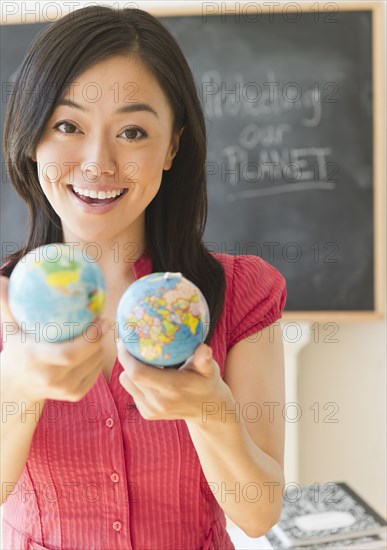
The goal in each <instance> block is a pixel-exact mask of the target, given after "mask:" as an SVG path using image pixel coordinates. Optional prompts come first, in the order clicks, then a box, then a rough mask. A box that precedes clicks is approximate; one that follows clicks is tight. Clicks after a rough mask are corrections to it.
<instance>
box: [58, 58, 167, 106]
mask: <svg viewBox="0 0 387 550" xmlns="http://www.w3.org/2000/svg"><path fill="white" fill-rule="evenodd" d="M63 97H64V98H66V99H70V100H72V101H75V102H77V103H82V104H86V105H87V107H88V106H90V108H92V107H93V105H94V104H98V106H101V104H110V105H111V106H114V107H115V108H118V107H119V106H120V105H122V104H128V103H137V102H139V101H141V102H143V101H146V102H149V103H150V104H154V105H157V106H158V109H159V110H160V109H163V108H164V109H165V110H167V111H170V112H171V108H170V105H169V102H168V100H167V97H166V95H165V93H164V91H163V90H162V88H161V86H160V84H159V83H158V81H157V79H156V78H155V76H154V75H153V74H152V72H151V71H150V70H149V69H148V67H147V66H146V65H145V64H144V63H143V62H142V61H141V60H140V59H139V58H138V57H136V56H133V55H117V56H112V57H109V58H107V59H104V60H102V61H99V62H97V63H95V64H93V65H92V66H90V67H89V68H88V69H86V70H85V71H84V72H83V73H81V74H79V75H78V76H77V77H76V78H75V79H74V81H73V82H72V83H71V84H70V86H69V87H68V89H67V90H66V92H65V94H64V96H63Z"/></svg>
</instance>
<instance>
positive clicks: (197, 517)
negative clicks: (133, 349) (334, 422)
mask: <svg viewBox="0 0 387 550" xmlns="http://www.w3.org/2000/svg"><path fill="white" fill-rule="evenodd" d="M74 52H76V54H74ZM31 91H36V92H37V93H35V94H31ZM4 156H5V161H6V166H7V167H8V171H9V178H10V181H11V182H12V184H13V186H14V187H15V189H16V191H17V192H18V194H19V195H20V196H21V197H22V199H23V200H24V201H25V202H26V204H27V205H28V207H29V213H30V231H29V235H28V237H27V239H26V242H25V245H24V246H23V247H22V248H21V249H20V250H19V251H18V252H16V253H14V254H12V255H10V256H9V257H8V258H7V260H8V262H7V264H6V265H5V266H3V268H2V275H3V277H1V278H0V283H1V309H2V318H3V320H5V322H6V323H8V324H9V326H12V327H15V320H14V319H13V317H12V314H11V312H10V310H9V306H8V278H9V276H10V275H11V273H12V271H13V269H14V267H15V265H16V263H17V262H18V261H19V260H20V259H21V258H22V257H23V256H24V255H25V254H26V253H27V252H29V251H31V250H34V249H35V248H37V247H40V246H42V245H45V244H49V243H65V244H68V245H69V246H70V245H71V246H74V247H75V248H77V249H81V250H82V251H83V250H84V249H85V248H87V253H88V256H89V257H90V256H93V255H94V260H95V261H97V262H98V264H99V265H100V267H101V269H102V270H103V273H104V276H105V279H106V286H107V299H106V309H105V311H104V316H105V317H106V319H107V320H108V321H110V322H111V326H110V329H111V330H110V331H108V332H106V331H105V332H103V331H102V332H101V333H100V335H99V337H98V339H97V341H96V342H93V343H90V342H89V341H86V338H85V339H83V338H82V337H81V336H80V337H78V338H76V339H74V341H73V342H69V343H61V344H60V345H59V344H50V343H47V342H44V341H43V342H36V341H34V338H33V337H32V336H27V338H25V337H24V336H23V338H20V337H19V334H20V331H19V332H15V331H13V332H12V334H11V335H8V336H9V337H8V338H4V349H3V350H2V356H1V359H2V361H1V376H2V383H1V397H2V403H3V404H4V403H7V404H8V403H9V402H12V403H13V404H17V405H18V407H19V410H25V409H28V410H31V409H33V410H38V414H37V417H38V419H37V421H36V420H35V419H34V418H33V419H31V417H29V418H28V420H27V421H26V418H25V416H26V415H25V414H20V415H19V414H16V413H15V414H12V415H10V416H9V417H8V418H7V421H6V422H4V423H3V422H2V423H1V452H2V456H1V487H12V488H13V487H14V486H15V485H16V484H18V487H20V488H22V491H25V493H26V494H23V496H22V497H21V496H20V495H21V493H20V492H19V491H18V490H16V489H15V491H8V490H7V491H8V492H7V494H6V495H4V494H3V495H2V502H4V523H3V544H2V545H3V547H4V548H19V549H21V548H23V549H24V548H42V549H44V548H47V549H48V548H57V549H68V548H79V549H85V550H86V549H90V548H117V549H118V548H122V549H125V550H127V549H132V548H133V549H139V548H154V549H157V550H161V549H167V548H168V549H172V548H176V549H180V548H186V549H187V550H188V549H191V548H192V549H193V548H200V549H202V550H210V549H215V548H219V549H220V548H222V549H224V550H228V549H229V550H231V549H232V548H233V544H232V542H231V540H230V537H229V535H228V533H227V530H226V518H225V513H227V515H229V517H230V518H231V519H232V520H234V521H235V523H237V524H238V525H239V526H240V527H241V528H242V529H243V530H244V531H245V532H246V533H247V534H249V535H251V536H258V535H260V534H263V533H264V532H265V531H267V530H268V529H269V528H270V527H271V526H272V525H273V524H274V523H275V522H276V521H277V519H278V517H279V514H280V511H281V506H282V488H283V485H284V480H283V443H284V424H283V418H282V417H281V416H279V415H278V416H277V417H276V418H275V420H274V421H273V418H262V420H261V422H260V424H259V426H258V425H254V426H253V425H251V424H250V425H248V423H246V422H245V420H244V419H243V418H241V416H240V414H238V409H239V405H240V404H241V403H242V408H243V407H244V406H246V405H247V404H248V403H251V402H252V401H253V400H258V399H262V400H263V402H275V403H278V404H279V405H280V407H279V408H278V410H282V406H283V405H284V395H283V394H284V379H283V351H282V338H281V335H280V332H279V331H278V330H277V331H275V332H274V335H275V338H274V339H270V340H267V339H266V336H267V335H268V332H267V330H268V327H269V325H272V324H273V323H274V322H275V321H276V320H277V319H279V318H280V317H281V314H282V310H283V309H284V307H285V301H286V284H285V280H284V278H283V277H282V275H281V274H280V273H279V272H278V271H277V270H276V269H275V268H274V267H272V266H271V265H269V264H268V263H266V262H264V261H263V260H261V259H260V258H258V257H254V256H236V257H234V256H232V255H229V254H217V253H213V252H210V251H209V250H208V249H207V248H206V246H205V244H204V242H203V233H204V229H205V224H206V217H207V190H206V172H205V160H206V131H205V121H204V117H203V112H202V108H201V105H200V101H199V98H198V95H197V91H196V86H195V82H194V79H193V76H192V73H191V70H190V68H189V66H188V64H187V61H186V59H185V58H184V55H183V54H182V52H181V49H180V48H179V46H178V44H177V43H176V41H175V40H174V39H173V37H172V36H171V35H170V33H169V32H168V31H167V29H166V28H165V27H164V26H163V25H162V24H161V23H160V22H159V21H158V20H157V19H156V18H154V17H153V16H151V15H150V14H148V13H147V12H145V11H142V10H139V9H129V8H127V9H122V10H114V9H112V8H109V7H102V6H98V7H97V6H90V7H87V8H83V9H81V10H77V11H75V12H74V13H72V14H71V15H69V16H66V17H63V18H62V19H60V20H58V21H57V22H55V23H54V24H52V25H50V26H49V27H48V28H47V29H45V30H44V31H43V32H42V33H41V34H40V35H39V36H38V37H37V39H36V41H35V42H34V43H33V44H32V45H31V47H30V49H29V51H28V52H27V54H26V56H25V59H24V60H23V63H22V64H21V66H20V70H19V73H18V75H17V78H16V81H15V84H14V88H13V90H12V94H11V96H10V100H9V104H8V106H7V113H6V120H5V132H4ZM130 249H132V251H133V253H132V254H130V253H129V251H130ZM93 250H94V252H92V251H93ZM166 271H169V272H180V273H182V274H184V276H185V277H186V278H187V279H188V280H190V281H191V282H192V283H193V284H194V285H196V286H197V287H198V288H199V289H200V290H201V292H202V293H203V295H204V297H205V298H206V301H207V303H208V306H209V311H210V319H211V323H210V326H209V327H208V335H207V338H206V340H205V344H203V345H200V346H198V347H197V348H196V350H195V353H194V355H192V356H191V357H189V358H188V359H187V361H186V362H185V363H184V364H183V365H182V366H181V367H180V368H179V369H176V370H175V369H156V368H154V367H150V366H146V365H145V364H143V363H141V362H140V361H137V360H135V359H134V358H133V357H132V356H131V355H130V354H129V353H128V352H127V351H126V350H125V349H124V348H123V346H122V343H121V342H119V341H118V339H117V338H116V336H115V323H114V322H115V317H116V311H117V305H118V302H119V300H120V298H121V296H122V294H123V292H124V291H125V290H126V288H127V286H128V285H130V284H131V283H132V282H133V281H135V280H137V279H139V278H141V277H142V276H145V275H148V274H150V273H151V272H166ZM193 307H194V308H195V306H194V305H193ZM191 314H192V315H193V317H192V318H193V319H194V318H195V317H194V311H193V312H189V313H187V315H191ZM192 318H190V319H191V321H190V322H193V321H192ZM6 328H7V327H6ZM18 328H20V327H18ZM105 328H106V327H105ZM263 329H267V330H265V331H263V333H262V335H263V336H264V338H263V339H261V331H262V330H263ZM248 337H252V338H253V340H252V341H249V340H248ZM252 344H253V345H252ZM0 351H1V349H0ZM79 405H80V406H79ZM281 405H282V406H281ZM53 411H55V421H54V422H53V421H51V420H52V414H51V413H52V412H53ZM204 411H206V413H208V414H206V416H205V417H204V416H203V414H204ZM224 411H226V413H225V412H224ZM230 411H231V412H232V411H234V412H235V414H234V413H232V414H231V415H230ZM252 486H253V487H254V488H255V490H257V491H258V490H259V491H260V493H261V497H260V498H254V499H247V498H243V497H242V498H240V497H238V496H237V495H235V490H236V491H237V492H238V491H240V492H241V494H242V495H246V491H245V489H246V488H251V487H252ZM269 486H270V491H267V488H268V487H269ZM48 487H50V488H51V487H53V488H54V494H49V495H47V490H46V488H48ZM219 488H220V491H219ZM231 494H233V495H234V497H232V498H231V497H230V495H231ZM27 495H28V496H27ZM224 495H225V497H224ZM27 500H28V503H27ZM26 504H27V505H26Z"/></svg>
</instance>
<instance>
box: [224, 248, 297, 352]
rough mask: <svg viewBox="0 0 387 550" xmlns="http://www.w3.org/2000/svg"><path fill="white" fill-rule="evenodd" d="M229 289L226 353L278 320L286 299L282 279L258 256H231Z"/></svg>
mask: <svg viewBox="0 0 387 550" xmlns="http://www.w3.org/2000/svg"><path fill="white" fill-rule="evenodd" d="M231 287H232V288H231V303H230V305H229V307H228V331H227V351H228V350H229V349H230V348H231V347H232V346H234V345H235V344H236V343H237V342H239V341H240V340H243V339H244V338H247V337H248V336H250V335H251V334H254V333H255V332H258V331H259V330H261V329H263V328H265V327H267V326H269V325H271V324H272V323H274V322H275V321H276V320H277V319H280V318H281V317H282V311H283V310H284V308H285V304H286V298H287V289H286V281H285V279H284V277H283V276H282V275H281V273H280V272H279V271H278V270H277V269H276V268H275V267H273V266H272V265H270V264H269V263H267V262H265V261H264V260H262V258H259V257H258V256H252V255H250V256H235V259H234V268H233V276H232V285H231Z"/></svg>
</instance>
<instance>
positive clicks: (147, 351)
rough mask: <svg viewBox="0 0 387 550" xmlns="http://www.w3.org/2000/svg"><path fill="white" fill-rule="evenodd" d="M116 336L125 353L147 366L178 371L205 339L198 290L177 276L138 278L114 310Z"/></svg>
mask: <svg viewBox="0 0 387 550" xmlns="http://www.w3.org/2000/svg"><path fill="white" fill-rule="evenodd" d="M117 324H118V334H119V337H120V338H121V340H122V341H123V343H124V344H125V347H126V349H127V350H128V351H129V352H130V353H131V354H132V355H133V356H134V357H136V358H137V359H139V360H140V361H143V362H144V363H148V364H150V365H160V366H164V367H178V366H180V365H181V364H183V363H184V362H185V361H186V360H187V359H188V357H190V356H191V355H192V354H193V353H194V352H195V349H196V348H197V346H199V345H200V344H201V343H203V342H204V341H205V339H206V337H207V334H208V331H209V324H210V313H209V308H208V305H207V302H206V299H205V298H204V296H203V294H202V292H201V291H200V289H199V288H198V287H197V286H196V285H194V284H193V283H192V282H191V281H189V280H188V279H186V278H185V277H184V276H183V275H182V274H181V273H171V272H165V273H163V272H157V273H152V274H151V275H146V276H144V277H141V278H140V279H138V280H137V281H135V282H134V283H132V284H131V285H130V286H129V287H128V288H127V289H126V291H125V292H124V294H123V295H122V297H121V300H120V302H119V304H118V308H117Z"/></svg>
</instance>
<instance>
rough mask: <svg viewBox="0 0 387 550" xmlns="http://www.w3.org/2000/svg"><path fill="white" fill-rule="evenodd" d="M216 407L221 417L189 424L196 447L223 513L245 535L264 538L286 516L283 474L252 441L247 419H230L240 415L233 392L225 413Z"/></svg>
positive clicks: (189, 421) (212, 416) (207, 418)
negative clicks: (283, 515) (283, 509)
mask: <svg viewBox="0 0 387 550" xmlns="http://www.w3.org/2000/svg"><path fill="white" fill-rule="evenodd" d="M215 405H216V406H217V407H216V408H217V409H218V413H217V414H215V415H210V416H208V417H206V416H204V415H203V417H202V418H201V419H200V420H195V421H193V420H187V421H186V422H187V427H188V430H189V432H190V436H191V439H192V442H193V444H194V446H195V449H196V452H197V454H198V457H199V460H200V463H201V466H202V469H203V473H204V475H205V477H206V479H207V482H208V484H209V486H210V488H211V490H212V492H213V494H214V497H215V498H216V500H217V501H218V503H219V505H220V506H221V508H222V509H223V510H224V512H225V513H226V514H227V515H228V516H229V517H230V518H231V519H232V521H234V523H236V524H237V525H238V526H239V527H241V529H243V530H244V531H245V533H246V534H248V535H250V536H260V535H262V534H264V533H265V532H267V531H268V530H269V529H270V528H271V527H272V525H274V524H275V523H276V522H277V521H278V519H279V516H280V514H281V509H282V494H283V487H284V476H283V471H282V469H281V467H280V465H279V464H278V463H277V462H276V461H275V460H274V459H273V458H272V457H270V456H269V455H268V454H266V453H265V452H264V451H262V449H260V448H259V447H258V446H257V445H256V444H255V443H254V442H253V440H252V439H251V437H250V435H249V433H248V431H247V429H246V426H245V424H244V421H243V419H242V418H241V417H239V418H238V416H237V415H236V414H230V412H229V411H233V410H234V411H235V401H234V399H233V397H232V394H231V391H230V392H226V395H225V400H224V401H223V409H222V407H221V404H220V403H215ZM218 405H219V406H218ZM222 410H223V413H222ZM225 410H226V411H227V414H224V411H225Z"/></svg>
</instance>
